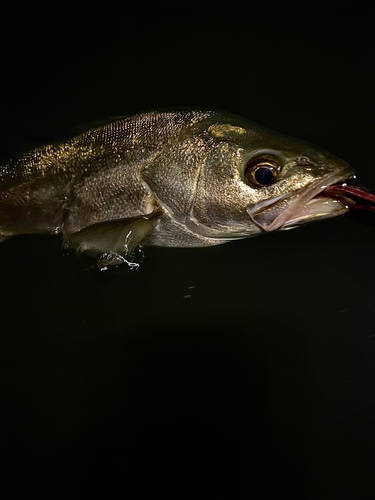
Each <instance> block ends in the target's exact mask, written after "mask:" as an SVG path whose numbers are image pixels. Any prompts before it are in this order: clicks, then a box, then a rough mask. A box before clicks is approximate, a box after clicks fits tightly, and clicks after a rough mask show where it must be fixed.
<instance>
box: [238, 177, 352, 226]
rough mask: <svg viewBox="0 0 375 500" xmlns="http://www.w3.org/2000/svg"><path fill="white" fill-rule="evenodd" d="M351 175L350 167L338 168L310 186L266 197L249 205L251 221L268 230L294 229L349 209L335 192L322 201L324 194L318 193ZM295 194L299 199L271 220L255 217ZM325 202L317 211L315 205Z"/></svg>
mask: <svg viewBox="0 0 375 500" xmlns="http://www.w3.org/2000/svg"><path fill="white" fill-rule="evenodd" d="M351 176H352V171H351V170H350V171H349V170H348V171H345V172H342V171H341V172H337V171H336V172H333V173H331V174H327V175H325V176H323V177H321V178H319V179H316V180H314V181H312V182H311V184H310V185H309V186H308V187H307V188H306V187H304V188H301V189H300V190H298V191H294V192H292V193H287V194H285V195H280V196H277V197H275V198H271V199H268V200H264V201H263V202H260V203H257V204H256V205H254V206H253V207H249V208H248V210H247V212H248V214H249V216H250V218H251V220H252V222H253V223H254V224H256V225H257V226H258V227H259V228H260V229H262V230H263V231H266V232H271V231H276V230H277V229H292V228H293V227H297V226H298V225H300V224H302V223H304V222H308V221H312V220H314V221H315V220H318V219H326V218H329V217H336V216H337V215H341V214H343V213H345V212H347V211H348V210H349V207H348V206H347V205H345V204H344V203H343V202H342V201H340V200H339V199H338V198H336V197H334V196H332V197H325V198H324V202H323V201H320V199H323V197H319V194H320V193H322V192H323V191H324V189H325V188H326V187H327V186H330V185H332V184H336V183H338V182H343V181H345V180H347V179H348V178H349V177H351ZM292 196H296V199H295V200H294V201H293V202H292V203H290V205H289V206H288V207H287V208H286V209H285V210H284V211H282V212H281V213H280V214H279V215H278V216H277V217H275V218H274V219H273V221H272V222H270V223H269V224H267V223H261V222H258V221H257V220H256V219H255V217H256V216H257V215H258V214H260V213H261V212H263V211H264V210H265V209H267V208H269V207H271V206H272V205H274V204H276V203H278V202H279V201H281V200H285V199H287V198H290V197H292ZM329 200H330V201H329ZM334 204H335V205H334ZM314 205H315V206H314ZM323 205H325V207H324V208H325V209H324V210H323V211H319V210H318V211H317V212H314V209H315V208H318V209H319V208H320V207H321V208H322V207H323ZM336 205H337V206H336ZM311 209H312V210H311Z"/></svg>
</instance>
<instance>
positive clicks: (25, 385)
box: [0, 3, 375, 499]
mask: <svg viewBox="0 0 375 500" xmlns="http://www.w3.org/2000/svg"><path fill="white" fill-rule="evenodd" d="M61 5H62V4H61ZM129 5H130V4H126V3H123V4H122V7H121V9H118V10H116V8H115V7H113V5H111V4H110V3H105V4H104V3H103V4H100V6H98V7H94V6H90V8H89V10H87V11H85V12H84V13H83V12H80V13H78V11H77V8H73V7H71V8H69V7H68V4H66V6H57V5H56V4H54V6H53V10H52V9H51V10H50V11H48V10H46V8H45V9H44V10H43V11H41V12H38V11H36V10H35V5H34V4H32V6H29V7H15V8H13V11H12V12H10V11H8V14H7V13H5V12H3V18H2V21H3V24H4V27H3V29H2V31H1V33H2V39H1V61H0V63H1V76H0V80H1V87H2V89H1V95H0V105H1V135H0V140H1V155H2V156H4V157H6V156H10V155H11V154H12V153H13V152H15V151H17V150H19V148H24V147H31V146H33V145H34V144H39V143H44V142H48V141H51V140H56V139H59V138H60V137H63V136H64V135H67V134H69V133H70V132H71V130H72V129H73V128H74V127H75V126H77V125H81V124H83V123H87V122H90V121H93V120H97V119H101V118H105V117H108V116H113V115H114V116H116V115H121V114H128V113H133V112H138V111H142V110H147V109H154V108H160V107H173V106H207V107H212V106H213V107H217V108H222V109H225V110H228V111H231V112H234V113H237V114H239V115H242V116H244V117H247V118H249V119H251V120H254V121H256V122H259V123H261V124H263V125H265V126H268V127H270V128H272V129H275V130H278V131H279V132H283V133H287V134H289V135H291V136H294V137H298V138H300V139H305V140H308V141H310V142H313V143H316V144H319V145H320V146H322V147H324V148H326V149H327V150H329V151H331V152H332V153H334V154H336V155H337V156H340V157H342V158H343V159H345V160H346V161H348V162H349V163H350V164H351V165H352V166H353V167H354V168H355V169H356V170H357V180H358V182H360V183H362V184H364V185H367V186H369V187H370V188H373V189H374V188H375V169H374V153H375V151H374V141H373V137H374V132H375V126H374V57H373V54H374V49H375V44H374V35H373V26H372V22H371V15H370V12H369V11H366V10H359V9H358V8H356V10H355V11H352V10H347V11H345V10H344V9H343V8H342V7H340V10H339V11H336V10H332V11H329V10H328V9H327V7H326V6H325V7H323V6H320V7H313V6H309V8H301V7H295V8H291V7H289V8H275V7H273V6H272V4H270V5H266V6H265V7H264V8H263V9H261V8H259V7H255V6H254V5H251V4H249V3H246V10H244V5H245V3H243V4H242V3H232V4H225V5H224V4H218V3H215V4H212V6H211V7H210V8H208V9H203V8H202V6H200V7H195V8H193V7H189V8H188V7H187V6H186V7H185V6H181V5H180V6H179V8H174V9H172V10H171V9H167V8H163V7H162V6H161V5H160V6H158V7H156V6H154V7H152V8H150V7H149V6H148V5H147V4H144V5H141V6H140V8H139V9H134V8H131V7H130V6H129ZM374 244H375V229H374V227H372V226H371V225H365V224H362V223H360V222H357V221H353V220H352V219H350V218H349V217H347V216H345V217H343V218H339V219H333V220H328V221H325V222H320V223H317V224H311V225H309V226H305V227H303V228H301V229H297V230H295V231H290V232H289V231H288V232H281V233H278V234H273V235H267V236H264V237H259V238H255V239H249V240H242V241H238V242H234V243H230V244H228V245H223V246H219V247H213V248H207V249H162V248H159V249H157V248H149V249H146V250H145V258H144V262H143V264H142V265H141V266H140V268H139V269H138V270H132V271H131V270H129V269H128V268H125V267H124V266H120V267H119V268H117V269H111V270H109V271H107V272H100V271H95V270H87V269H86V268H85V263H84V262H83V260H82V259H78V258H77V257H76V256H74V255H73V256H72V255H66V254H65V253H64V252H63V251H62V250H61V240H60V239H59V238H58V237H52V236H51V237H44V236H43V237H27V236H25V237H18V238H14V239H13V240H9V241H6V242H5V243H3V244H2V245H1V247H0V268H1V271H0V279H1V287H0V318H1V323H0V324H1V329H0V332H1V335H0V345H1V347H0V357H1V360H0V367H1V378H0V387H1V399H0V401H1V407H2V408H1V440H2V441H1V443H2V444H1V456H2V459H3V462H4V464H3V467H2V470H3V471H4V472H5V476H6V482H3V483H2V484H3V485H5V488H6V490H5V491H7V495H8V496H7V498H18V497H19V496H20V497H22V498H38V499H40V498H86V496H89V495H90V496H91V495H92V494H93V493H98V492H99V493H102V494H104V493H105V494H106V495H107V496H108V498H113V497H114V496H115V494H116V495H119V496H120V497H126V498H141V497H142V496H145V495H147V496H148V495H149V494H152V495H156V494H161V495H163V496H164V497H167V498H169V497H170V498H180V497H181V496H182V494H184V493H188V494H189V495H190V496H191V497H192V496H194V498H197V497H198V498H200V497H208V498H211V497H214V496H218V495H221V496H222V497H224V498H279V495H280V493H289V494H297V495H299V498H309V499H315V498H319V499H321V498H327V499H332V498H340V499H344V498H345V499H346V498H356V499H357V498H372V494H373V493H374V479H373V470H374V467H373V464H374V458H375V452H374V445H375V433H374V426H375V394H374V388H375V387H374V386H375V377H374V376H375V362H374V359H375V315H374V299H375V293H374V282H375V255H374ZM191 287H194V288H191ZM117 491H119V494H118V493H116V492H117Z"/></svg>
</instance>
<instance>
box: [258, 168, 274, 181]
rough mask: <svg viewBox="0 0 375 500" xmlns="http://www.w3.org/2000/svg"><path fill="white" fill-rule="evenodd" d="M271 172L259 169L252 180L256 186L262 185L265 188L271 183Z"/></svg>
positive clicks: (266, 169) (268, 169) (267, 169)
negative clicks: (255, 182)
mask: <svg viewBox="0 0 375 500" xmlns="http://www.w3.org/2000/svg"><path fill="white" fill-rule="evenodd" d="M273 177H274V175H273V172H272V170H271V169H270V168H267V167H259V168H257V170H256V171H255V173H254V178H255V180H256V181H257V183H258V184H262V185H263V186H265V185H266V184H269V183H270V182H272V181H273Z"/></svg>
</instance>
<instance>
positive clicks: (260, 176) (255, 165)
mask: <svg viewBox="0 0 375 500" xmlns="http://www.w3.org/2000/svg"><path fill="white" fill-rule="evenodd" d="M277 167H278V166H277V164H276V163H274V162H273V161H270V160H268V159H267V160H266V159H264V158H262V159H259V158H258V159H256V160H255V161H254V160H250V161H249V163H248V164H247V166H246V169H245V177H246V179H247V180H248V181H249V182H250V183H251V184H253V185H254V186H257V187H264V186H269V185H270V184H272V183H273V182H274V181H275V179H276V177H277V171H278V170H277Z"/></svg>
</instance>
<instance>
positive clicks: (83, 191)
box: [0, 109, 354, 264]
mask: <svg viewBox="0 0 375 500" xmlns="http://www.w3.org/2000/svg"><path fill="white" fill-rule="evenodd" d="M353 174H354V171H353V169H352V168H351V167H350V166H349V165H348V164H347V163H346V162H344V161H343V160H340V159H339V158H337V157H335V156H333V155H331V154H329V153H327V152H326V151H324V150H322V149H320V148H318V147H316V146H312V145H311V144H309V143H306V142H303V141H299V140H296V139H292V138H289V137H287V136H284V135H282V134H278V133H276V132H272V131H270V130H268V129H267V128H265V127H262V126H260V125H257V124H255V123H253V122H250V121H248V120H245V119H244V118H240V117H238V116H235V115H233V114H230V113H226V112H222V111H218V110H199V109H197V110H177V111H153V112H148V113H142V114H139V115H135V116H130V117H125V118H122V119H118V120H115V121H113V122H110V123H108V124H105V125H102V126H98V127H95V128H93V129H91V130H89V131H86V132H84V133H81V134H79V135H77V136H75V137H72V138H70V139H68V140H66V141H63V142H57V143H55V144H50V145H45V146H42V147H40V148H37V149H35V150H33V151H31V152H28V153H25V154H24V155H22V156H21V157H19V158H18V159H15V160H13V161H10V162H9V163H7V164H6V165H4V166H2V167H0V240H4V239H7V238H9V237H11V236H13V235H17V234H33V233H45V232H49V233H62V234H63V236H64V239H65V242H66V244H67V245H68V246H70V247H73V248H76V249H77V250H79V251H84V252H87V253H91V254H92V255H94V256H95V257H97V258H98V259H100V262H104V261H106V260H107V261H108V262H107V263H116V264H118V263H119V262H120V261H121V259H122V260H124V258H125V257H126V256H129V255H130V254H131V253H132V252H133V251H134V249H135V247H137V246H138V245H155V246H168V247H199V246H209V245H217V244H221V243H226V242H228V241H230V240H233V239H239V238H246V237H250V236H256V235H258V234H260V233H262V232H269V231H274V230H282V229H289V228H292V227H295V226H297V225H299V224H302V223H305V222H309V221H313V220H317V219H322V218H327V217H333V216H336V215H339V214H342V213H345V212H346V211H347V210H348V207H347V206H346V205H345V203H344V202H343V201H342V200H340V199H339V198H335V197H334V196H333V197H329V196H319V194H320V193H322V191H323V190H324V189H325V188H326V186H329V185H332V184H337V183H338V182H342V181H345V180H347V179H348V178H350V177H352V176H353ZM103 259H104V261H103Z"/></svg>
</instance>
